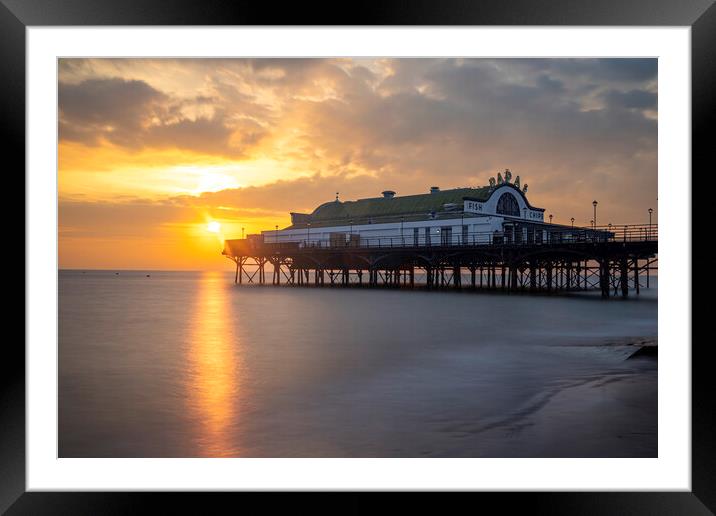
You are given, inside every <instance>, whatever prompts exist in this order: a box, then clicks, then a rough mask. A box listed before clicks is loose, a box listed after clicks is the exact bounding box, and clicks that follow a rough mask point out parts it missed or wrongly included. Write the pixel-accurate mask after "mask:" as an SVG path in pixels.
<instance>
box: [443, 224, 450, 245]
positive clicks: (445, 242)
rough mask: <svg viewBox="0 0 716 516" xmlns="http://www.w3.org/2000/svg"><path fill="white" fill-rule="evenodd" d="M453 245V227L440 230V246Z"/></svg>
mask: <svg viewBox="0 0 716 516" xmlns="http://www.w3.org/2000/svg"><path fill="white" fill-rule="evenodd" d="M450 244H452V227H450V226H445V227H442V228H440V245H450Z"/></svg>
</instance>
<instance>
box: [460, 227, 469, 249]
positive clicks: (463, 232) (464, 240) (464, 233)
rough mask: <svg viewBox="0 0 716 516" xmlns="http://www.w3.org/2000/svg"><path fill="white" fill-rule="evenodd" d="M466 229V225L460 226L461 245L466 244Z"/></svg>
mask: <svg viewBox="0 0 716 516" xmlns="http://www.w3.org/2000/svg"><path fill="white" fill-rule="evenodd" d="M467 230H468V226H465V225H464V224H463V226H462V242H461V243H462V244H463V245H465V244H467Z"/></svg>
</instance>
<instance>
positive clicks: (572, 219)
mask: <svg viewBox="0 0 716 516" xmlns="http://www.w3.org/2000/svg"><path fill="white" fill-rule="evenodd" d="M569 220H571V221H572V227H574V217H572V218H571V219H569Z"/></svg>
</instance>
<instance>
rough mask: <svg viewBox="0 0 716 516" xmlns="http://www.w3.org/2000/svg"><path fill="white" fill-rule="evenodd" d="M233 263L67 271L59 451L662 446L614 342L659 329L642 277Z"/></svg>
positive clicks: (346, 453) (626, 452)
mask: <svg viewBox="0 0 716 516" xmlns="http://www.w3.org/2000/svg"><path fill="white" fill-rule="evenodd" d="M147 274H150V275H151V277H147V276H146V275H147ZM232 280H233V276H232V275H231V274H230V273H227V274H223V273H176V272H156V271H152V272H128V271H122V272H120V274H118V275H117V274H115V272H114V271H87V272H86V273H82V272H81V271H61V272H60V274H59V322H60V324H59V455H60V456H61V457H86V456H89V457H167V456H170V457H196V456H251V457H267V456H268V457H294V456H295V457H327V456H329V457H402V456H408V457H424V456H437V457H447V456H456V457H459V456H472V457H478V456H497V457H507V456H524V457H529V456H579V457H585V456H656V454H657V428H656V427H657V421H656V415H657V411H656V401H657V398H656V392H657V390H656V379H657V363H656V360H655V359H653V358H641V359H630V360H626V358H627V357H628V355H629V354H630V353H631V351H633V349H634V348H629V347H626V346H623V345H621V344H624V338H632V337H655V336H656V333H657V301H656V289H655V288H652V289H650V290H649V291H648V292H644V291H642V296H640V298H639V299H638V300H636V299H631V300H627V301H622V300H610V301H606V302H605V301H602V300H600V299H598V298H595V297H594V296H591V295H589V296H579V297H576V298H564V297H531V296H519V295H510V296H507V295H495V294H493V295H489V294H467V293H465V294H459V293H433V292H399V291H388V290H380V291H368V290H342V289H328V288H324V289H311V288H272V287H265V288H260V287H259V288H256V287H236V286H234V285H233V283H232ZM652 281H653V280H652ZM654 283H655V281H654V282H653V283H652V287H653V285H654Z"/></svg>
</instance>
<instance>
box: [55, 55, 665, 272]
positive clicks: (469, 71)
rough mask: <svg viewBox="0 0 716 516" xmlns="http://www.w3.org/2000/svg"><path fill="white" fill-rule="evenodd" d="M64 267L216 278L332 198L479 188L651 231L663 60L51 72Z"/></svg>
mask: <svg viewBox="0 0 716 516" xmlns="http://www.w3.org/2000/svg"><path fill="white" fill-rule="evenodd" d="M58 98H59V113H60V116H59V143H58V164H59V171H58V195H59V228H58V231H59V263H60V267H61V268H131V269H183V270H224V269H230V268H231V267H232V263H231V262H230V261H229V260H226V259H225V258H223V257H222V256H221V249H222V242H223V239H224V238H238V237H240V236H241V234H242V232H243V233H245V234H247V235H248V234H252V233H258V232H260V231H261V230H266V229H273V228H274V226H275V225H276V224H278V225H279V227H284V226H287V225H288V224H289V223H290V218H289V212H291V211H296V212H310V211H312V210H313V209H314V208H315V207H316V206H318V205H319V204H321V203H323V202H326V201H329V200H332V199H333V198H334V196H335V192H336V191H340V192H341V199H345V200H350V199H357V198H364V197H376V196H380V192H381V191H383V190H386V189H391V190H395V191H397V195H407V194H414V193H422V192H426V191H427V189H428V187H429V186H432V185H439V186H440V187H441V188H443V189H447V188H454V187H463V186H483V185H486V184H487V181H488V178H489V177H491V176H494V175H496V173H497V172H498V171H501V170H504V169H505V168H509V169H511V170H512V171H513V173H514V174H515V175H517V174H519V175H520V177H521V179H522V182H523V183H525V182H526V183H528V184H529V185H530V187H529V188H530V189H529V197H530V201H531V202H532V203H533V204H534V205H536V206H540V207H544V208H546V209H547V213H551V214H554V222H556V223H559V222H561V223H568V221H569V220H570V218H571V217H574V218H575V224H582V225H587V224H588V223H589V220H590V219H591V217H592V205H591V202H592V200H593V199H598V200H599V212H600V221H603V222H604V223H608V222H613V223H615V224H616V223H619V224H624V223H646V222H648V213H647V210H648V208H653V209H654V210H655V211H654V218H653V220H654V222H655V223H656V221H657V219H656V214H657V211H656V210H657V209H658V207H657V205H656V196H657V145H656V142H657V123H658V122H657V119H658V112H657V109H656V106H657V102H656V100H657V75H656V60H655V59H603V60H600V59H502V60H500V59H388V58H375V59H368V58H366V59H61V60H60V62H59V94H58Z"/></svg>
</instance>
